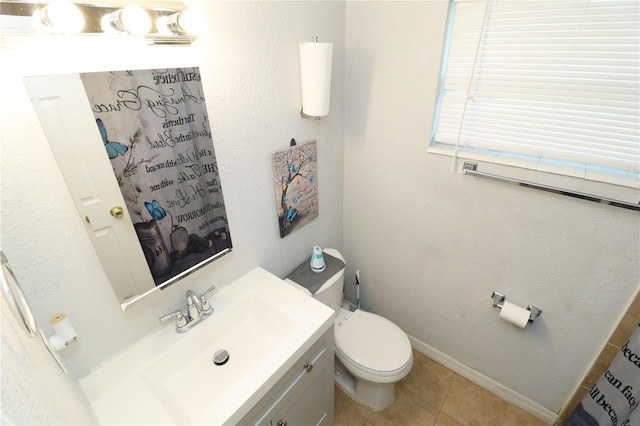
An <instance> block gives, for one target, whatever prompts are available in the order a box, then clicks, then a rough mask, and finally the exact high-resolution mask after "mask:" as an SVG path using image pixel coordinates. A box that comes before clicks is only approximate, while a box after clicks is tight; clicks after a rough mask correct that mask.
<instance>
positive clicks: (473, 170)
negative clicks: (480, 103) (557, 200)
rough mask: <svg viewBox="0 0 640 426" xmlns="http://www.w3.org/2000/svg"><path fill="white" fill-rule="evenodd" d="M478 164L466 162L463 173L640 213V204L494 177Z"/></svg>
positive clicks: (503, 177)
mask: <svg viewBox="0 0 640 426" xmlns="http://www.w3.org/2000/svg"><path fill="white" fill-rule="evenodd" d="M477 168H478V164H477V163H472V162H469V161H465V162H464V165H463V166H462V173H463V174H465V175H471V176H480V177H485V178H489V179H494V180H499V181H502V182H508V183H514V184H516V185H520V186H524V187H527V188H534V189H539V190H542V191H547V192H553V193H555V194H561V195H567V196H569V197H574V198H580V199H582V200H587V201H593V202H595V203H601V204H608V205H610V206H615V207H621V208H623V209H629V210H635V211H640V204H634V203H629V202H627V201H621V200H614V199H611V198H605V197H598V196H595V195H589V194H585V193H583V192H578V191H570V190H567V189H562V188H558V187H555V186H550V185H544V184H540V183H534V182H527V181H524V180H519V179H513V178H510V177H506V176H500V175H494V174H492V173H486V172H480V171H478V170H477Z"/></svg>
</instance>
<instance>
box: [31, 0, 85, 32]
mask: <svg viewBox="0 0 640 426" xmlns="http://www.w3.org/2000/svg"><path fill="white" fill-rule="evenodd" d="M33 18H34V24H35V25H36V27H37V28H38V29H40V30H45V31H50V32H54V33H61V34H75V33H79V32H80V31H82V29H83V28H84V15H83V14H82V12H81V11H80V9H78V7H77V6H76V5H74V4H73V3H71V2H69V1H67V0H54V1H52V2H51V3H49V4H47V5H46V6H44V7H43V8H42V9H39V10H37V11H36V12H35V13H34V14H33Z"/></svg>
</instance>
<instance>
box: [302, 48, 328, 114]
mask: <svg viewBox="0 0 640 426" xmlns="http://www.w3.org/2000/svg"><path fill="white" fill-rule="evenodd" d="M332 57H333V44H332V43H318V42H311V43H300V77H301V82H302V109H301V111H300V112H301V114H302V116H303V117H304V116H310V117H324V116H326V115H329V103H330V97H331V64H332Z"/></svg>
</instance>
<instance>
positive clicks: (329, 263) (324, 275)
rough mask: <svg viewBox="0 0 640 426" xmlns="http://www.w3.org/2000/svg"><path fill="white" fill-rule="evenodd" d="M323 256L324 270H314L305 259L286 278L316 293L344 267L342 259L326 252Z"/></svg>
mask: <svg viewBox="0 0 640 426" xmlns="http://www.w3.org/2000/svg"><path fill="white" fill-rule="evenodd" d="M323 257H324V261H325V265H326V268H325V270H324V271H322V272H320V273H317V272H314V271H312V270H311V266H310V265H309V261H308V260H305V261H304V262H302V263H301V264H300V265H299V266H298V267H296V269H294V270H293V272H291V273H290V274H289V275H288V276H287V278H286V279H287V280H291V281H293V282H294V283H296V284H298V285H300V286H302V287H304V288H306V289H307V290H309V292H310V293H311V294H316V292H317V291H318V290H319V289H320V288H321V287H322V285H323V284H324V283H326V282H327V281H328V280H330V279H331V278H332V277H333V276H334V275H335V274H337V273H339V272H340V271H342V270H343V269H344V262H343V261H342V259H338V258H336V257H333V256H331V255H330V254H328V253H324V254H323Z"/></svg>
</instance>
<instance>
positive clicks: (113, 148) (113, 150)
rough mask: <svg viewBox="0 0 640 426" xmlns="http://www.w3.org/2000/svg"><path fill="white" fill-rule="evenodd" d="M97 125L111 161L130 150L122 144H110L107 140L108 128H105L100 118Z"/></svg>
mask: <svg viewBox="0 0 640 426" xmlns="http://www.w3.org/2000/svg"><path fill="white" fill-rule="evenodd" d="M96 123H98V129H99V130H100V136H102V142H103V143H104V147H105V148H106V150H107V155H108V156H109V159H110V160H113V159H114V158H116V157H117V156H118V155H124V154H126V153H127V150H129V147H128V146H126V145H125V144H123V143H120V142H110V141H109V138H107V128H106V127H104V123H103V122H102V120H100V119H99V118H97V119H96Z"/></svg>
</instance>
